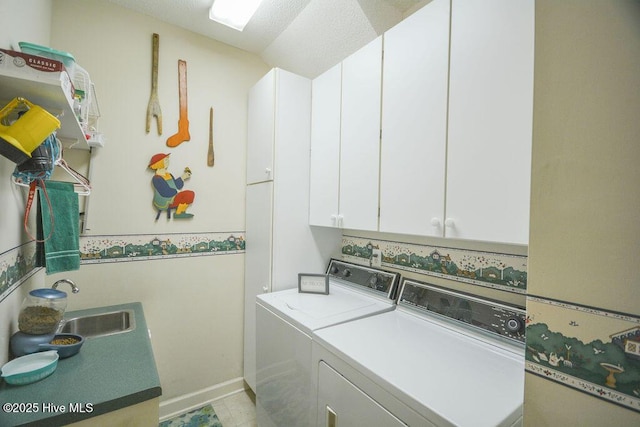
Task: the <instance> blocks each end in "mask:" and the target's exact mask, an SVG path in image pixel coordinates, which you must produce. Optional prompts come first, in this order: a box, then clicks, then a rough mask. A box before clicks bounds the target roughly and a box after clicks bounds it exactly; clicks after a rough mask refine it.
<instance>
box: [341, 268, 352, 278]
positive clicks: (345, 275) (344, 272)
mask: <svg viewBox="0 0 640 427" xmlns="http://www.w3.org/2000/svg"><path fill="white" fill-rule="evenodd" d="M342 275H343V276H344V277H349V276H351V270H349V269H348V268H345V269H344V270H343V271H342Z"/></svg>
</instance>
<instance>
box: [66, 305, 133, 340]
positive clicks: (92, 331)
mask: <svg viewBox="0 0 640 427" xmlns="http://www.w3.org/2000/svg"><path fill="white" fill-rule="evenodd" d="M135 328H136V321H135V315H134V312H133V310H118V311H110V312H108V313H99V314H93V315H87V316H78V317H74V318H71V319H64V320H63V321H62V323H61V325H60V326H59V327H58V332H59V333H67V334H77V335H82V336H83V337H85V338H88V337H102V336H106V335H114V334H121V333H124V332H130V331H132V330H134V329H135Z"/></svg>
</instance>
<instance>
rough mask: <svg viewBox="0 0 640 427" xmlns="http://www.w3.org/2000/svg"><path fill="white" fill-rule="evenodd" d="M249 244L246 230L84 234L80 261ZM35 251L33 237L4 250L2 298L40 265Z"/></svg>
mask: <svg viewBox="0 0 640 427" xmlns="http://www.w3.org/2000/svg"><path fill="white" fill-rule="evenodd" d="M245 244H246V242H245V234H244V231H238V232H216V233H190V234H182V233H175V234H153V235H152V234H135V235H111V236H81V237H80V260H81V261H80V262H81V265H82V264H96V263H104V262H126V261H146V260H152V259H167V258H176V257H192V256H215V255H229V254H241V253H244V251H245ZM35 252H36V245H35V242H34V241H31V242H28V243H25V244H24V245H21V246H18V247H16V248H13V249H11V250H8V251H6V252H4V253H2V254H0V301H2V300H3V299H4V298H5V297H6V296H7V295H9V294H10V293H11V292H12V291H13V290H14V289H15V288H17V287H18V286H20V284H21V283H22V282H23V281H24V280H26V279H28V278H29V277H30V276H31V275H33V274H34V273H36V272H37V271H38V270H39V269H40V267H36V266H35Z"/></svg>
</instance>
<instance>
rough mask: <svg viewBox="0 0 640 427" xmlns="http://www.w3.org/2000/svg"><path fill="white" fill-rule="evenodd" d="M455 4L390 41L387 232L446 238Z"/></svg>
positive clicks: (383, 216)
mask: <svg viewBox="0 0 640 427" xmlns="http://www.w3.org/2000/svg"><path fill="white" fill-rule="evenodd" d="M449 12H450V7H449V0H436V1H433V2H432V3H429V4H428V5H426V6H424V7H423V8H422V9H420V10H419V11H417V12H416V13H414V14H413V15H411V16H409V17H408V18H407V19H405V20H404V21H402V22H400V23H399V24H398V25H396V26H395V27H393V28H392V29H390V30H389V31H387V32H386V33H385V35H384V77H383V85H382V99H383V104H382V149H381V153H382V158H381V171H380V231H384V232H392V233H404V234H415V235H424V236H442V234H443V223H444V219H443V216H444V210H445V207H444V202H445V199H444V189H445V161H446V160H445V159H446V153H445V150H446V138H447V84H448V71H449V69H448V67H449Z"/></svg>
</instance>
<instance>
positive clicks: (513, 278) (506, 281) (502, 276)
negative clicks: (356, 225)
mask: <svg viewBox="0 0 640 427" xmlns="http://www.w3.org/2000/svg"><path fill="white" fill-rule="evenodd" d="M341 246H342V247H341V252H342V255H343V257H344V258H345V260H352V261H355V262H363V261H366V262H369V260H370V259H371V258H372V256H373V251H374V250H379V251H380V252H381V255H382V266H383V267H391V268H395V269H398V270H405V271H411V272H413V273H419V274H424V275H427V276H435V277H440V278H445V279H449V280H455V281H458V282H464V283H468V284H472V285H477V286H483V287H488V288H493V289H498V290H502V291H507V292H513V293H518V294H525V293H526V291H527V257H526V256H522V255H512V254H504V253H498V252H489V251H479V250H468V249H456V248H448V247H445V246H432V245H422V244H415V243H404V242H397V241H391V240H380V239H370V238H364V237H356V236H349V235H343V236H342V245H341Z"/></svg>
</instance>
